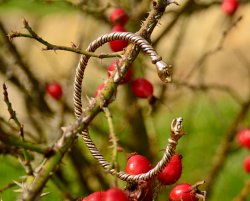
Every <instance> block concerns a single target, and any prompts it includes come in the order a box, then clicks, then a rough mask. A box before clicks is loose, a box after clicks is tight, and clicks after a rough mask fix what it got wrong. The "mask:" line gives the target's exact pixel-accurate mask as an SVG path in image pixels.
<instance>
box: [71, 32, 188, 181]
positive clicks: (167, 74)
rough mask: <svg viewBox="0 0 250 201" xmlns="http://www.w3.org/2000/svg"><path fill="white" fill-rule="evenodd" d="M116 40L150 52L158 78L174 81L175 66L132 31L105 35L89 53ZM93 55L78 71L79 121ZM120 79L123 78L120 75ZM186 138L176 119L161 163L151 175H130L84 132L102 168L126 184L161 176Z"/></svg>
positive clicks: (84, 58)
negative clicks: (177, 146)
mask: <svg viewBox="0 0 250 201" xmlns="http://www.w3.org/2000/svg"><path fill="white" fill-rule="evenodd" d="M113 40H127V41H129V42H130V43H134V44H136V45H138V46H139V47H140V48H141V49H142V50H143V51H144V52H145V53H147V54H148V55H149V56H150V58H151V61H152V63H153V64H155V65H156V68H157V72H158V75H159V77H160V79H161V80H162V81H163V82H171V67H170V66H168V65H167V64H166V63H165V62H164V61H162V59H161V57H160V56H158V54H157V53H156V52H155V50H154V49H153V47H152V46H151V45H150V44H149V43H148V42H147V41H146V40H145V39H143V38H142V37H140V36H138V35H135V34H133V33H129V32H113V33H110V34H105V35H103V36H101V37H99V38H97V39H96V40H94V41H93V42H92V43H91V44H90V45H89V46H88V48H87V49H86V50H87V51H89V52H94V51H95V50H96V49H97V48H99V47H100V46H102V45H103V44H105V43H107V42H110V41H113ZM89 58H90V56H86V55H83V56H82V57H81V59H80V61H79V64H78V66H77V69H76V77H75V82H74V97H73V99H74V112H75V116H76V118H79V117H80V115H81V114H82V102H81V91H82V80H83V74H84V71H85V68H86V66H87V63H88V60H89ZM116 78H117V75H114V81H116ZM118 78H119V75H118ZM182 135H183V126H182V118H181V117H180V118H176V119H174V120H173V121H172V124H171V137H170V138H169V140H168V146H167V148H166V150H165V153H164V155H163V158H162V159H161V161H159V162H158V164H157V165H156V166H155V167H154V168H153V169H152V170H150V171H149V172H147V173H144V174H139V175H130V174H126V173H125V172H122V171H121V172H117V171H116V170H115V169H112V166H111V164H110V163H108V162H107V161H106V160H105V159H104V157H103V156H102V155H101V154H100V152H99V150H98V149H97V148H96V146H95V144H94V143H93V141H92V139H91V138H90V136H89V134H88V131H83V132H82V137H83V140H84V141H85V143H86V145H87V147H88V149H89V150H90V152H91V154H92V155H93V156H94V157H95V158H96V159H97V160H98V162H99V163H100V165H101V166H102V167H104V168H105V169H106V170H107V171H108V172H110V173H111V174H113V175H117V177H119V178H120V179H121V180H124V181H138V180H148V179H150V178H152V177H154V176H156V175H157V174H159V173H160V172H161V171H162V170H163V168H164V167H165V166H166V164H167V163H168V162H169V160H170V158H171V157H172V156H173V154H174V153H175V148H176V145H177V142H178V140H179V138H180V137H181V136H182Z"/></svg>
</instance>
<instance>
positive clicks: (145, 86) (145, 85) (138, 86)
mask: <svg viewBox="0 0 250 201" xmlns="http://www.w3.org/2000/svg"><path fill="white" fill-rule="evenodd" d="M131 87H132V91H133V93H134V95H135V96H136V97H138V98H150V97H152V96H153V91H154V88H153V85H152V84H151V83H150V82H149V81H148V80H146V79H144V78H137V79H135V80H133V81H132V83H131Z"/></svg>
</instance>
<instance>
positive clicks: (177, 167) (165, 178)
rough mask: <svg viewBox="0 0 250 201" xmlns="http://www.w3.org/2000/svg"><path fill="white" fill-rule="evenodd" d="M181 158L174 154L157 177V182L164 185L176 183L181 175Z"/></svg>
mask: <svg viewBox="0 0 250 201" xmlns="http://www.w3.org/2000/svg"><path fill="white" fill-rule="evenodd" d="M181 159H182V156H181V155H179V154H175V155H174V156H173V157H172V158H171V160H170V161H169V163H168V164H167V165H166V167H165V168H164V169H163V171H162V172H161V173H160V174H159V175H158V180H159V181H160V182H161V183H162V184H164V185H171V184H174V183H175V182H177V181H178V179H179V178H180V177H181V173H182V162H181Z"/></svg>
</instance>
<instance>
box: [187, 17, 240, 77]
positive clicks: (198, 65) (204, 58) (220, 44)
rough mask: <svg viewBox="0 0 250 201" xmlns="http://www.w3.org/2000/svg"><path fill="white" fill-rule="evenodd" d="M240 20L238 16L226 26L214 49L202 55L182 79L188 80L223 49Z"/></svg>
mask: <svg viewBox="0 0 250 201" xmlns="http://www.w3.org/2000/svg"><path fill="white" fill-rule="evenodd" d="M242 18H243V17H242V16H239V17H238V18H237V19H236V20H234V21H233V22H232V23H231V24H230V25H229V26H228V28H227V29H226V30H225V31H223V32H222V35H221V38H220V40H219V42H218V44H217V45H216V47H215V48H213V49H212V50H209V51H207V52H205V53H204V54H202V56H201V57H200V58H199V59H198V61H197V62H196V63H195V64H194V66H193V67H192V68H191V69H190V71H189V72H188V73H187V75H186V76H185V78H184V79H185V80H186V79H188V78H189V77H190V76H191V75H192V74H193V73H194V72H195V71H196V69H197V68H202V66H203V64H204V63H205V62H206V61H207V59H208V58H209V57H211V56H213V55H214V54H216V53H217V52H219V51H221V50H222V49H223V45H224V42H225V40H226V38H227V36H228V34H229V33H230V31H231V30H232V29H233V28H235V27H236V26H237V24H238V23H239V22H240V21H241V20H242Z"/></svg>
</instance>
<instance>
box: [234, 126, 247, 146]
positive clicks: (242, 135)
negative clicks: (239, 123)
mask: <svg viewBox="0 0 250 201" xmlns="http://www.w3.org/2000/svg"><path fill="white" fill-rule="evenodd" d="M236 138H237V141H238V143H239V144H240V145H241V146H243V147H246V148H247V149H250V128H247V129H243V130H241V131H239V132H238V133H237V136H236Z"/></svg>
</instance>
